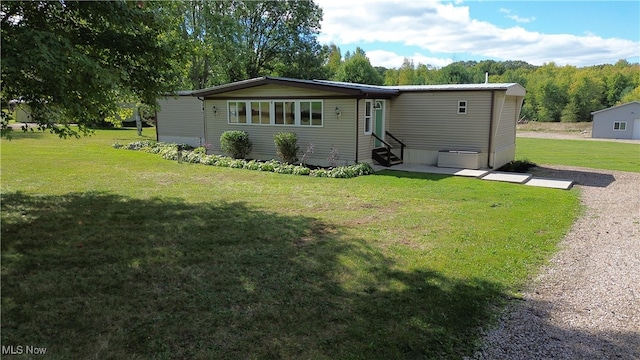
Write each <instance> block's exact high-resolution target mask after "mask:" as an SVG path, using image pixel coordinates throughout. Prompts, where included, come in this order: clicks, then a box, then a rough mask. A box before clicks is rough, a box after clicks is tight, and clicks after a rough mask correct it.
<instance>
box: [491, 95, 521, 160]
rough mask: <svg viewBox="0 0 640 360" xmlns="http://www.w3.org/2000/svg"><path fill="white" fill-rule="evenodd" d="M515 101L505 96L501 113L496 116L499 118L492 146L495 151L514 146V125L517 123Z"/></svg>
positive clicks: (512, 97) (514, 98)
mask: <svg viewBox="0 0 640 360" xmlns="http://www.w3.org/2000/svg"><path fill="white" fill-rule="evenodd" d="M516 101H517V98H516V97H515V96H507V97H506V99H504V104H503V105H502V112H501V113H499V114H496V115H498V116H499V121H498V122H497V124H496V127H497V128H496V131H495V134H496V136H495V138H494V146H493V148H494V149H495V150H496V151H500V150H501V149H503V148H507V147H511V146H514V145H515V134H516V123H517V122H518V114H516V108H517V104H516Z"/></svg>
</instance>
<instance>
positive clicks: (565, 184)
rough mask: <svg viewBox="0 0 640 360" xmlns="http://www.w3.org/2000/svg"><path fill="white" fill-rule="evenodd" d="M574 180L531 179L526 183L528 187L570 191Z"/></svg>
mask: <svg viewBox="0 0 640 360" xmlns="http://www.w3.org/2000/svg"><path fill="white" fill-rule="evenodd" d="M573 183H574V181H573V180H567V179H550V178H535V177H534V178H531V179H530V180H529V181H527V182H526V183H524V184H525V185H528V186H539V187H546V188H553V189H562V190H569V189H571V187H572V186H573Z"/></svg>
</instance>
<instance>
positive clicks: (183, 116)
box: [156, 91, 205, 147]
mask: <svg viewBox="0 0 640 360" xmlns="http://www.w3.org/2000/svg"><path fill="white" fill-rule="evenodd" d="M191 93H192V91H178V92H176V93H174V94H171V95H167V96H165V97H163V98H160V99H158V105H159V106H160V110H159V111H158V112H157V113H156V138H157V140H158V141H162V142H167V143H176V144H187V145H190V146H193V147H198V146H203V145H205V136H204V134H205V129H204V111H203V107H202V106H203V103H202V101H200V100H198V98H196V97H194V96H192V95H191Z"/></svg>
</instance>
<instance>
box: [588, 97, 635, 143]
mask: <svg viewBox="0 0 640 360" xmlns="http://www.w3.org/2000/svg"><path fill="white" fill-rule="evenodd" d="M591 116H593V125H592V126H593V130H592V132H591V137H594V138H605V139H640V101H633V102H630V103H626V104H622V105H618V106H614V107H610V108H607V109H603V110H599V111H594V112H592V113H591Z"/></svg>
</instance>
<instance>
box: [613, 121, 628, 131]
mask: <svg viewBox="0 0 640 360" xmlns="http://www.w3.org/2000/svg"><path fill="white" fill-rule="evenodd" d="M613 130H617V131H625V130H627V122H626V121H616V122H614V123H613Z"/></svg>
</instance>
